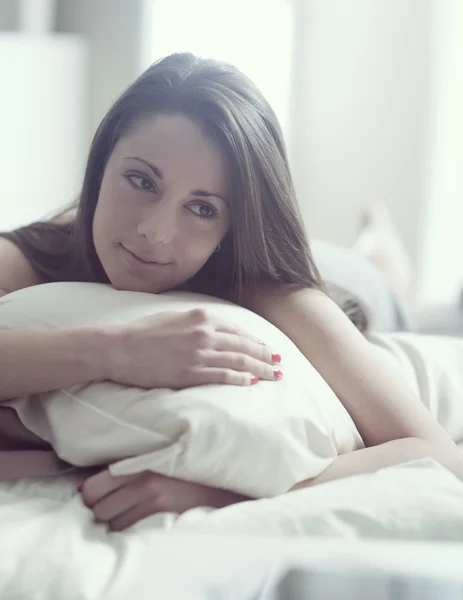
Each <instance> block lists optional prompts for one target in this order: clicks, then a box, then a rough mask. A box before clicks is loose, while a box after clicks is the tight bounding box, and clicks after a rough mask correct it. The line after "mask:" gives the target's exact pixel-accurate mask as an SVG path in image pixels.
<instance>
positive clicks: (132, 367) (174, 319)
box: [106, 309, 282, 388]
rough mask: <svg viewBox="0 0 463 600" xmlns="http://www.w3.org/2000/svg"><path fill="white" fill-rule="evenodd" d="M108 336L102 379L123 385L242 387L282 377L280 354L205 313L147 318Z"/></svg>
mask: <svg viewBox="0 0 463 600" xmlns="http://www.w3.org/2000/svg"><path fill="white" fill-rule="evenodd" d="M107 331H108V330H107ZM109 332H110V340H109V346H110V348H109V353H108V357H109V362H110V364H109V368H108V369H107V370H108V376H107V377H106V378H107V379H110V380H112V381H116V382H118V383H122V384H125V385H133V386H137V387H144V388H151V387H169V388H185V387H191V386H196V385H204V384H232V385H242V386H243V385H251V384H253V383H257V381H258V380H259V379H267V380H276V379H280V378H281V376H282V373H281V371H280V370H279V369H278V368H276V367H275V363H278V362H280V360H281V358H280V356H279V355H278V354H275V353H272V351H271V350H270V349H269V348H268V347H267V346H265V344H263V343H262V342H259V341H257V340H255V339H253V338H252V337H251V336H249V335H248V334H246V333H245V332H243V331H241V330H239V328H238V327H237V326H235V325H234V324H233V323H229V322H227V321H225V320H221V319H217V318H215V317H212V316H210V315H208V313H207V312H206V311H205V310H203V309H195V310H190V311H185V312H164V313H161V314H157V315H151V316H148V317H143V318H142V319H138V320H136V321H134V322H133V323H130V324H128V325H121V326H117V327H113V328H111V329H110V330H109Z"/></svg>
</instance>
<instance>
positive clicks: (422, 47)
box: [0, 0, 463, 308]
mask: <svg viewBox="0 0 463 600" xmlns="http://www.w3.org/2000/svg"><path fill="white" fill-rule="evenodd" d="M185 50H187V51H191V52H194V53H196V54H200V55H203V56H211V57H215V58H219V59H224V60H227V61H229V62H231V63H234V64H235V65H236V66H238V67H239V68H240V69H242V70H243V71H244V72H245V73H246V74H248V75H249V76H250V77H251V78H252V79H253V80H254V81H255V82H256V83H257V85H258V86H259V87H260V88H261V90H262V91H263V92H264V94H265V95H266V96H267V98H268V99H269V101H270V103H271V104H272V105H273V107H274V109H275V111H276V112H277V115H278V116H279V118H280V121H281V124H282V127H283V130H284V134H285V138H286V142H287V145H288V150H289V155H290V160H291V167H292V171H293V175H294V178H295V182H296V188H297V192H298V198H299V202H300V205H301V209H302V212H303V215H304V219H305V222H306V226H307V229H308V232H309V234H310V235H311V236H312V237H313V238H316V239H320V240H325V241H327V242H331V243H335V244H339V245H341V246H349V245H351V244H352V242H353V240H354V239H355V236H356V234H357V231H358V228H359V224H360V220H361V216H362V212H363V210H364V209H365V207H367V206H369V205H370V204H372V203H378V202H379V203H382V204H384V205H386V206H387V207H388V209H389V211H390V213H391V215H392V217H393V219H394V221H395V223H396V225H397V228H398V231H399V233H400V235H401V237H402V239H403V241H404V243H405V245H406V249H407V251H408V253H409V254H410V256H411V258H412V261H413V267H414V282H413V283H414V300H413V301H414V303H415V305H416V306H420V307H425V308H426V307H436V306H448V307H453V306H455V305H456V304H457V303H458V302H459V298H460V294H461V286H462V281H463V231H462V225H463V168H462V156H463V152H462V150H463V0H0V76H1V79H0V81H1V84H0V85H1V88H0V89H1V94H0V108H1V110H0V167H1V171H2V174H3V177H2V185H1V189H0V207H1V228H2V230H5V229H10V228H13V227H16V226H18V225H21V224H24V223H27V222H30V221H31V220H33V219H37V218H41V217H43V216H44V215H48V214H52V213H53V212H54V211H56V210H57V209H59V208H62V207H63V206H65V205H66V204H68V203H69V202H70V201H71V200H73V199H74V198H75V197H76V196H77V195H78V192H79V187H80V181H81V177H82V171H83V167H84V164H85V159H86V154H87V151H88V146H89V143H90V140H91V138H92V135H93V133H94V132H95V129H96V127H97V126H98V123H99V121H100V120H101V118H102V117H103V116H104V114H105V112H106V110H107V109H108V108H109V106H110V104H111V103H112V102H113V101H114V99H115V98H116V97H117V96H118V95H119V93H120V92H121V91H122V90H123V89H124V88H125V87H126V86H127V85H129V84H130V83H131V82H132V80H133V79H134V78H135V77H136V76H137V75H138V74H139V73H140V72H141V71H142V70H143V69H144V68H146V67H147V66H148V65H149V64H150V63H151V62H153V61H154V60H155V59H157V58H159V57H162V56H164V55H166V54H169V53H171V52H174V51H185Z"/></svg>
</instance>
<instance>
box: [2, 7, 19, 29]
mask: <svg viewBox="0 0 463 600" xmlns="http://www.w3.org/2000/svg"><path fill="white" fill-rule="evenodd" d="M17 12H18V0H0V31H13V30H14V29H16V26H17V21H18V14H17Z"/></svg>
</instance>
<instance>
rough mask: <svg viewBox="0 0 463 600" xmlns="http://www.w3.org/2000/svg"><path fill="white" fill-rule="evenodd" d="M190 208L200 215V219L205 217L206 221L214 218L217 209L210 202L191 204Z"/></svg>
mask: <svg viewBox="0 0 463 600" xmlns="http://www.w3.org/2000/svg"><path fill="white" fill-rule="evenodd" d="M190 210H191V212H192V213H193V214H195V215H196V216H198V217H200V218H201V219H206V220H207V221H210V220H212V219H216V218H217V216H218V214H217V209H215V208H214V207H213V206H211V205H210V204H193V205H192V206H190Z"/></svg>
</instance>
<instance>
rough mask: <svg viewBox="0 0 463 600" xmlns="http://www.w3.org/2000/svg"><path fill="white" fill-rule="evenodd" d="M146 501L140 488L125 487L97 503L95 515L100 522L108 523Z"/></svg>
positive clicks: (134, 486)
mask: <svg viewBox="0 0 463 600" xmlns="http://www.w3.org/2000/svg"><path fill="white" fill-rule="evenodd" d="M143 500H144V495H143V492H142V490H141V488H140V486H137V485H130V484H128V485H124V486H122V487H120V488H118V489H117V490H115V491H114V492H112V493H111V494H109V495H107V496H104V497H103V498H102V499H101V500H99V501H98V502H96V503H95V504H94V505H93V507H92V510H93V514H94V515H95V518H96V519H97V520H98V521H103V522H105V523H108V522H109V521H111V520H112V519H114V518H116V517H117V516H118V515H120V514H122V513H125V512H127V511H128V510H131V509H133V508H134V507H135V506H137V505H138V504H139V503H140V502H142V501H143Z"/></svg>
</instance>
